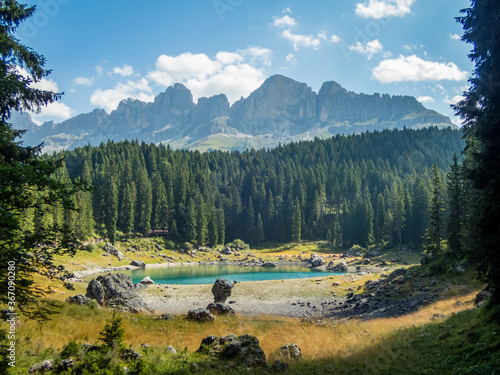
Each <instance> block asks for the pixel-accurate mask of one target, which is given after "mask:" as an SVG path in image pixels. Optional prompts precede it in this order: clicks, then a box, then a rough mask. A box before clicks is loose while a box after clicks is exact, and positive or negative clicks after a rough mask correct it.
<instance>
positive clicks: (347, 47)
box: [16, 0, 473, 124]
mask: <svg viewBox="0 0 500 375" xmlns="http://www.w3.org/2000/svg"><path fill="white" fill-rule="evenodd" d="M26 2H27V3H28V4H30V5H31V4H36V5H37V12H36V13H35V16H34V17H32V18H31V19H29V20H28V21H27V22H25V23H24V24H23V25H22V26H21V27H20V28H19V30H18V32H17V34H16V35H17V37H18V38H19V39H20V41H21V42H22V43H24V44H26V45H28V46H30V47H32V48H33V49H34V50H35V51H37V52H39V53H41V54H43V55H44V56H45V57H46V60H47V61H46V67H47V68H49V69H52V74H51V75H50V76H49V77H48V79H45V80H44V81H42V82H40V83H38V86H39V87H43V88H48V89H52V90H56V91H59V92H64V93H65V95H64V96H63V98H62V100H61V101H60V102H58V103H56V104H52V105H51V106H50V107H48V108H46V109H44V111H43V112H42V113H41V114H37V115H35V116H34V118H35V120H36V121H37V122H39V123H41V122H43V121H47V120H54V121H56V122H60V121H62V120H64V119H67V118H69V117H71V116H75V115H77V114H80V113H86V112H90V111H91V110H93V109H94V108H97V107H99V108H104V109H106V111H108V112H110V111H112V110H114V109H116V108H117V106H118V104H119V102H120V101H121V100H123V99H125V98H128V97H132V98H136V99H140V100H143V101H151V100H153V98H154V96H155V95H157V94H158V93H160V92H162V91H165V90H166V88H167V87H168V86H170V85H172V84H173V83H175V82H181V83H184V84H185V85H186V86H187V87H188V88H189V89H190V90H191V91H192V92H193V95H194V98H195V100H197V98H198V97H202V96H211V95H217V94H219V93H224V94H226V95H227V96H228V98H229V100H230V102H231V103H233V102H234V101H235V100H237V99H239V98H240V97H241V96H243V97H246V96H248V95H249V94H250V93H251V92H252V91H253V90H255V89H256V88H258V87H259V86H260V85H261V84H262V82H263V81H264V80H265V79H266V78H267V77H269V76H271V75H273V74H283V75H286V76H288V77H291V78H293V79H295V80H297V81H300V82H305V83H306V84H308V85H309V86H311V87H312V89H313V90H315V91H316V92H317V91H318V90H319V89H320V87H321V84H322V83H323V82H325V81H336V82H338V83H340V84H341V85H342V86H343V87H345V88H346V89H348V90H351V91H355V92H363V93H367V94H372V93H374V92H379V93H389V94H392V95H412V96H415V97H417V98H418V99H419V100H420V101H421V102H422V103H423V104H424V105H425V106H426V107H427V108H431V109H435V110H437V111H438V112H440V113H443V114H445V115H447V116H450V117H451V116H453V111H452V110H451V109H450V104H451V103H453V102H456V101H457V100H459V99H460V95H461V94H462V93H463V91H464V90H465V89H466V88H467V86H468V82H467V79H468V78H469V77H470V75H471V72H472V69H473V65H472V63H471V62H470V61H469V59H468V58H467V54H468V53H469V51H470V49H471V46H470V45H467V44H465V43H463V42H462V41H461V40H459V36H460V35H462V28H461V25H460V24H458V23H457V22H456V21H455V19H454V17H456V16H459V10H460V9H462V8H466V7H468V6H469V5H470V1H469V0H309V1H307V2H306V1H303V0H302V1H298V0H288V1H281V0H277V1H274V0H273V1H272V2H271V1H269V0H267V1H264V0H183V1H181V0H169V1H165V0H147V1H143V2H139V1H130V0H99V1H97V0H86V1H81V0H39V1H26ZM452 120H453V121H454V122H455V123H457V124H459V119H452Z"/></svg>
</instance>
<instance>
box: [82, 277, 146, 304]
mask: <svg viewBox="0 0 500 375" xmlns="http://www.w3.org/2000/svg"><path fill="white" fill-rule="evenodd" d="M86 296H87V297H88V298H90V299H95V300H96V301H97V302H98V303H99V304H100V305H102V306H107V307H112V308H115V309H117V310H118V311H130V312H139V311H151V310H150V309H149V308H148V307H147V305H146V304H145V303H144V301H143V300H142V298H141V297H139V295H138V294H137V292H136V289H135V288H134V284H133V283H132V279H131V278H130V276H128V275H125V274H121V273H116V274H111V273H109V274H107V275H105V276H103V275H101V276H99V277H97V279H93V280H92V281H90V283H89V285H88V287H87V294H86Z"/></svg>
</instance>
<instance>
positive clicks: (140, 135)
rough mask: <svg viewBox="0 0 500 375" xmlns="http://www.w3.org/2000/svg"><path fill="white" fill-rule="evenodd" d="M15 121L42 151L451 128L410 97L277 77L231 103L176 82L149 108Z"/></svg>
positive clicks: (196, 145) (227, 145) (130, 102)
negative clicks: (125, 142) (197, 93)
mask: <svg viewBox="0 0 500 375" xmlns="http://www.w3.org/2000/svg"><path fill="white" fill-rule="evenodd" d="M13 122H14V126H15V127H16V128H18V129H27V133H26V134H25V136H24V137H23V140H24V142H25V144H26V145H34V144H39V143H41V142H44V146H45V147H44V151H46V152H51V151H56V150H61V149H73V148H75V147H79V146H84V145H86V144H91V145H98V144H99V143H101V142H106V141H107V140H113V141H120V140H125V139H138V140H140V141H145V142H154V143H168V144H170V145H171V146H172V147H174V148H187V149H198V150H201V151H206V150H209V149H222V150H243V149H246V148H251V147H254V148H262V147H270V148H272V147H275V146H277V145H278V144H279V143H288V142H291V141H301V140H309V139H313V138H315V137H318V138H328V137H331V136H332V135H335V134H353V133H359V132H364V131H367V130H370V131H373V130H382V129H393V128H399V129H400V128H403V127H405V126H406V127H408V128H421V127H426V126H437V127H452V126H453V125H452V123H451V122H450V119H449V118H448V117H445V116H443V115H441V114H439V113H437V112H435V111H432V110H428V109H426V108H425V107H424V106H423V105H422V104H421V103H419V102H418V101H417V100H416V99H415V98H414V97H411V96H390V95H387V94H384V95H380V94H373V95H367V94H357V93H354V92H352V91H347V90H346V89H344V88H343V87H342V86H340V85H339V84H338V83H336V82H333V81H330V82H325V83H324V84H323V86H322V87H321V89H320V90H319V92H318V93H316V92H314V91H313V90H312V89H311V88H310V87H309V86H307V85H306V84H305V83H300V82H297V81H294V80H293V79H291V78H288V77H285V76H282V75H274V76H271V77H269V78H268V79H267V80H266V81H265V82H264V83H263V84H262V85H261V87H259V88H258V89H257V90H255V91H254V92H252V93H251V94H250V95H249V96H248V97H247V98H241V99H240V100H238V101H237V102H235V103H234V104H233V105H232V106H230V104H229V101H228V99H227V97H226V96H225V95H224V94H220V95H216V96H212V97H210V98H200V99H199V100H198V103H196V104H195V103H194V102H193V96H192V94H191V92H190V91H189V90H188V89H187V88H186V87H185V86H184V85H182V84H175V85H174V86H171V87H169V88H167V90H166V91H165V92H163V93H161V94H159V95H158V96H157V97H156V98H155V100H154V101H153V102H152V103H145V102H142V101H140V100H134V99H127V100H124V101H122V102H121V103H120V104H119V106H118V108H117V109H116V110H115V111H113V112H111V113H110V114H107V113H106V112H105V111H104V110H102V109H96V110H94V111H92V112H90V113H87V114H81V115H78V116H76V117H74V118H71V119H69V120H66V121H64V122H61V123H59V124H56V123H53V122H47V123H45V124H43V125H42V126H37V125H36V124H34V123H33V122H32V121H31V118H30V117H29V115H27V114H15V115H14V116H13Z"/></svg>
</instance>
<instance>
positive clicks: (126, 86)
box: [90, 78, 154, 112]
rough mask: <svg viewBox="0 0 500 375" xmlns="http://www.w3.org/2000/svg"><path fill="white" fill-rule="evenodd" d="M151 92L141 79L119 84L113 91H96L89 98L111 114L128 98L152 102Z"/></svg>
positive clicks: (145, 82)
mask: <svg viewBox="0 0 500 375" xmlns="http://www.w3.org/2000/svg"><path fill="white" fill-rule="evenodd" d="M152 91H153V90H152V89H151V87H150V86H149V82H148V81H147V80H146V79H145V78H141V79H140V80H138V81H128V82H127V83H121V82H120V83H118V84H117V85H116V86H115V88H113V89H108V90H101V89H97V90H95V91H94V93H93V94H92V96H91V97H90V102H91V103H92V104H94V105H97V106H99V107H103V108H104V109H106V110H107V111H108V112H111V111H113V110H115V109H116V108H117V107H118V104H120V102H121V101H122V100H124V99H128V98H133V99H139V100H142V101H144V102H152V101H153V100H154V95H152Z"/></svg>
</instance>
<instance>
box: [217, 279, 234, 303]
mask: <svg viewBox="0 0 500 375" xmlns="http://www.w3.org/2000/svg"><path fill="white" fill-rule="evenodd" d="M233 287H234V283H232V282H231V281H227V280H224V279H221V278H218V279H217V280H215V283H214V285H213V287H212V293H213V295H214V302H215V303H217V302H221V303H224V302H226V300H227V299H228V297H229V296H230V295H231V291H232V289H233Z"/></svg>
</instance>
